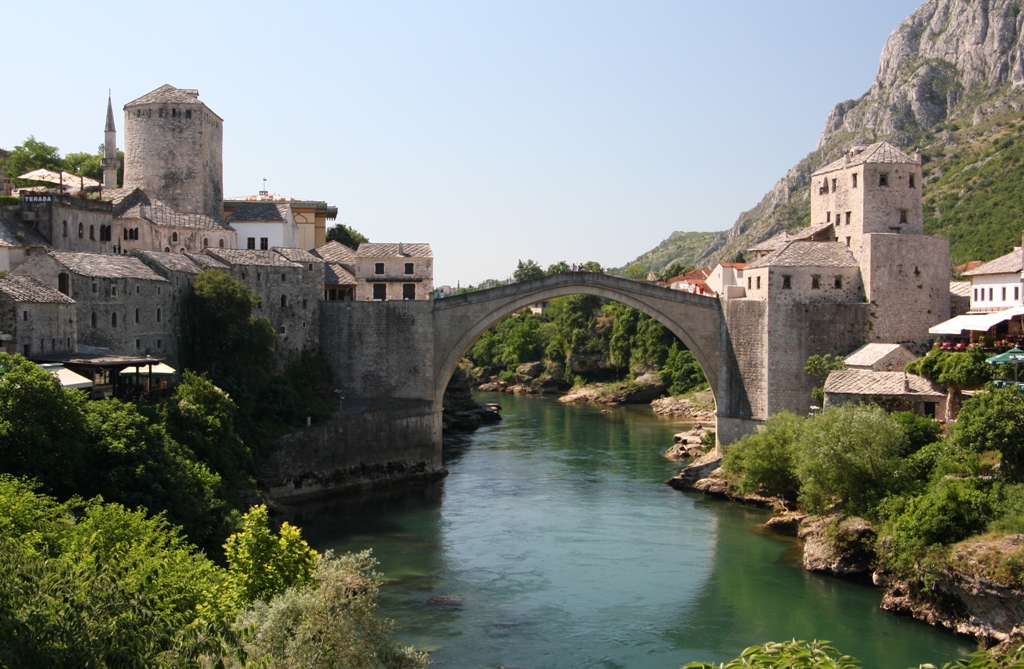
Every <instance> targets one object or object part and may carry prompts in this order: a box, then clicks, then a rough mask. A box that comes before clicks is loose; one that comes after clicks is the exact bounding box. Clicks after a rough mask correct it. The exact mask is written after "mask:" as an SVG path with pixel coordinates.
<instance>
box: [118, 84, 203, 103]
mask: <svg viewBox="0 0 1024 669" xmlns="http://www.w3.org/2000/svg"><path fill="white" fill-rule="evenodd" d="M198 103H199V91H197V90H195V89H194V88H175V87H174V86H171V85H170V84H164V85H163V86H161V87H160V88H157V89H156V90H153V91H150V92H149V93H146V94H145V95H143V96H142V97H140V98H136V99H134V100H132V101H131V102H129V103H128V104H126V105H125V107H126V108H127V107H133V106H135V105H153V104H178V105H194V104H198Z"/></svg>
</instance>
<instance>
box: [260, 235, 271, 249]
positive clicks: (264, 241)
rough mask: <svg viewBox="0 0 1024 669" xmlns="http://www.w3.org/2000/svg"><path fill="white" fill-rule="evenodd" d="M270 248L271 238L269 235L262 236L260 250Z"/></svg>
mask: <svg viewBox="0 0 1024 669" xmlns="http://www.w3.org/2000/svg"><path fill="white" fill-rule="evenodd" d="M269 248H270V239H269V238H267V237H260V251H266V250H267V249H269Z"/></svg>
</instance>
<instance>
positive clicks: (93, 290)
mask: <svg viewBox="0 0 1024 669" xmlns="http://www.w3.org/2000/svg"><path fill="white" fill-rule="evenodd" d="M92 292H94V293H95V292H98V291H97V290H96V284H95V283H94V284H92Z"/></svg>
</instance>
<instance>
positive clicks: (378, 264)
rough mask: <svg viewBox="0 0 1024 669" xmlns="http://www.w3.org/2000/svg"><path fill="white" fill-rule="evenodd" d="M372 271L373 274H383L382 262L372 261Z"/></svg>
mask: <svg viewBox="0 0 1024 669" xmlns="http://www.w3.org/2000/svg"><path fill="white" fill-rule="evenodd" d="M373 273H374V274H383V273H384V263H382V262H375V263H373Z"/></svg>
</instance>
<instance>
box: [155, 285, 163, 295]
mask: <svg viewBox="0 0 1024 669" xmlns="http://www.w3.org/2000/svg"><path fill="white" fill-rule="evenodd" d="M156 294H157V295H163V294H164V287H163V286H157V287H156Z"/></svg>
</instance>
